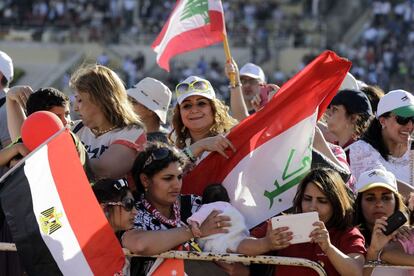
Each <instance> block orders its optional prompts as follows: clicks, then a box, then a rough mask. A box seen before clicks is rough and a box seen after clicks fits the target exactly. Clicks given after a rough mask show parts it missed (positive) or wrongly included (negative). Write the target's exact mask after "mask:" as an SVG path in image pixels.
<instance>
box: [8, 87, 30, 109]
mask: <svg viewBox="0 0 414 276" xmlns="http://www.w3.org/2000/svg"><path fill="white" fill-rule="evenodd" d="M32 93H33V89H32V88H31V87H30V86H27V85H19V86H13V87H12V88H10V89H9V91H7V94H6V97H7V99H8V100H12V101H15V102H17V103H18V104H19V105H20V106H21V107H23V108H26V102H27V99H28V98H29V96H30V94H32Z"/></svg>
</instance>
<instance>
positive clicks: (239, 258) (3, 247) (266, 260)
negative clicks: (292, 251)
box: [0, 243, 327, 276]
mask: <svg viewBox="0 0 414 276" xmlns="http://www.w3.org/2000/svg"><path fill="white" fill-rule="evenodd" d="M0 251H17V249H16V246H15V244H13V243H0ZM124 253H125V255H127V256H131V257H144V256H140V255H135V254H131V253H130V252H129V251H128V250H127V249H125V248H124ZM145 257H147V256H145ZM152 257H154V258H164V259H182V260H198V261H219V262H240V263H248V264H250V263H254V264H271V265H289V266H302V267H307V268H310V269H313V270H315V271H316V273H318V275H325V276H326V275H327V274H326V272H325V270H324V269H323V268H322V267H321V266H320V265H319V264H318V263H316V262H313V261H310V260H308V259H303V258H292V257H279V256H264V255H258V256H247V255H242V254H228V253H224V254H219V253H211V252H189V251H167V252H164V253H161V254H159V255H155V256H152Z"/></svg>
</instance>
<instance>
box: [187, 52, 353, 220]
mask: <svg viewBox="0 0 414 276" xmlns="http://www.w3.org/2000/svg"><path fill="white" fill-rule="evenodd" d="M350 67H351V62H349V61H347V60H345V59H343V58H340V57H338V56H337V55H336V54H335V53H334V52H331V51H325V52H324V53H322V54H321V55H320V56H319V57H317V58H316V59H315V60H314V61H312V63H310V64H309V65H308V66H306V67H305V68H304V69H303V70H302V71H301V72H299V73H298V74H297V75H296V76H295V77H293V78H292V79H291V80H289V81H288V82H287V83H286V84H284V85H283V86H282V88H281V89H280V90H279V91H278V92H277V93H276V95H275V96H274V97H273V98H272V100H271V101H270V102H269V103H267V104H266V106H265V107H264V108H263V109H262V110H260V111H259V112H257V113H255V114H253V115H251V116H249V117H248V118H246V119H245V120H243V121H242V122H241V123H240V124H239V125H237V126H236V127H235V128H233V129H232V131H231V132H230V133H229V134H228V135H227V138H228V139H229V140H230V141H231V142H232V143H233V145H234V146H235V147H236V149H237V152H236V153H234V154H233V153H232V152H231V151H230V150H228V152H227V154H228V155H229V156H231V157H230V159H228V160H227V159H225V158H224V157H222V156H221V155H219V154H217V153H212V154H209V155H208V156H207V157H206V158H205V159H203V160H202V161H201V162H200V163H199V164H198V165H197V166H196V167H195V168H194V169H193V170H192V171H191V172H190V173H189V174H188V175H187V176H185V177H184V183H183V189H182V191H183V193H195V194H199V195H201V194H202V192H203V190H204V188H205V187H206V185H208V184H212V183H223V185H224V186H225V187H226V189H227V191H228V193H229V196H230V199H231V203H232V204H233V205H234V206H235V207H236V208H238V209H239V211H240V212H241V213H242V214H243V215H244V216H245V218H246V224H247V226H248V227H249V228H252V227H254V226H256V225H257V224H259V223H261V222H263V221H264V220H266V219H268V218H270V217H272V216H274V215H276V214H278V213H280V212H282V211H285V210H287V209H288V208H290V207H291V206H292V200H293V197H294V195H295V193H296V188H297V184H299V182H300V180H301V179H302V178H303V177H304V176H305V175H306V173H307V172H308V171H309V169H310V167H311V161H312V160H311V159H312V143H313V136H314V128H315V125H316V122H317V120H318V118H319V117H320V116H321V115H322V114H323V112H324V111H325V109H326V107H327V106H328V104H329V103H330V102H331V100H332V98H333V97H334V95H335V93H336V92H337V91H338V88H339V86H340V85H341V83H342V81H343V79H344V78H345V75H346V73H347V72H348V70H349V68H350Z"/></svg>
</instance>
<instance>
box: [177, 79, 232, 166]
mask: <svg viewBox="0 0 414 276" xmlns="http://www.w3.org/2000/svg"><path fill="white" fill-rule="evenodd" d="M175 90H176V94H177V105H176V107H175V109H174V115H173V119H172V125H173V132H172V133H171V134H172V135H170V136H171V137H173V140H174V141H175V145H176V146H177V147H178V148H180V149H185V150H184V153H185V154H186V155H187V156H188V157H189V158H190V159H191V160H193V161H194V160H195V159H196V158H197V157H200V156H201V155H202V154H203V153H204V152H205V151H216V152H218V153H219V154H221V155H223V156H224V157H226V158H227V157H228V156H227V154H226V153H225V150H226V149H227V148H229V147H230V148H232V149H233V150H235V149H234V147H233V145H232V144H231V142H230V141H229V140H228V139H227V138H225V137H224V136H223V135H224V134H226V133H227V132H228V131H230V129H231V128H232V127H233V126H234V125H236V124H237V121H236V120H235V119H234V118H232V117H231V116H230V115H229V114H228V110H229V108H228V107H227V106H225V105H224V104H223V103H222V102H221V101H220V100H218V99H217V98H216V94H215V92H214V89H213V87H212V86H211V84H210V82H209V81H208V80H206V79H202V78H199V77H196V76H191V77H188V78H187V79H185V80H184V81H183V82H181V83H179V84H178V85H177V87H176V89H175Z"/></svg>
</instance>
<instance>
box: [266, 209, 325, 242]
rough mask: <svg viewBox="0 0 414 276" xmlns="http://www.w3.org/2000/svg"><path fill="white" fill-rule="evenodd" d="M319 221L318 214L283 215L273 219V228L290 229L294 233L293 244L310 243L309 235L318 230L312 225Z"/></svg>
mask: <svg viewBox="0 0 414 276" xmlns="http://www.w3.org/2000/svg"><path fill="white" fill-rule="evenodd" d="M316 221H319V216H318V212H308V213H301V214H293V215H281V216H277V217H273V218H272V228H273V229H275V228H279V227H289V231H290V232H292V233H293V239H292V240H291V241H290V243H291V244H296V243H304V242H310V240H311V239H310V238H309V235H310V233H311V232H312V231H313V230H314V229H315V228H316V227H315V226H313V225H312V224H313V223H314V222H316Z"/></svg>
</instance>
